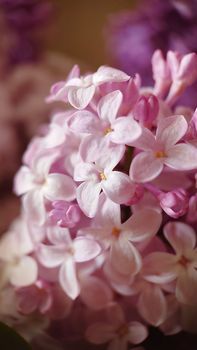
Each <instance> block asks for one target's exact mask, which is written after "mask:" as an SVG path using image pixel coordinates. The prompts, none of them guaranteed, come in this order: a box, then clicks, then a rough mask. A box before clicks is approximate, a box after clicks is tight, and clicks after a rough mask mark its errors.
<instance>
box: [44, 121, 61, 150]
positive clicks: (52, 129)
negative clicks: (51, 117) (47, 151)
mask: <svg viewBox="0 0 197 350" xmlns="http://www.w3.org/2000/svg"><path fill="white" fill-rule="evenodd" d="M65 137H66V135H65V130H64V129H63V128H62V127H60V126H59V125H57V124H55V123H51V125H50V126H49V132H48V134H47V136H45V138H44V146H45V147H46V148H53V147H57V146H60V145H61V144H63V143H64V141H65Z"/></svg>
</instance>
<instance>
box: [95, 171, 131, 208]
mask: <svg viewBox="0 0 197 350" xmlns="http://www.w3.org/2000/svg"><path fill="white" fill-rule="evenodd" d="M101 186H102V189H103V191H104V193H105V194H106V196H107V197H109V198H110V199H111V200H112V201H113V202H115V203H118V204H122V203H127V202H128V201H129V199H131V197H132V196H133V193H134V185H133V183H132V182H131V180H130V178H129V177H128V175H126V174H124V173H121V172H120V171H112V172H111V173H110V174H109V175H107V179H106V180H103V181H102V183H101Z"/></svg>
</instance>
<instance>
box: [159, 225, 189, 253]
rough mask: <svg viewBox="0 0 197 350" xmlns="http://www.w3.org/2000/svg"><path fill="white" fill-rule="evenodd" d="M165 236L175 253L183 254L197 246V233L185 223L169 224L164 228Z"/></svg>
mask: <svg viewBox="0 0 197 350" xmlns="http://www.w3.org/2000/svg"><path fill="white" fill-rule="evenodd" d="M164 235H165V237H166V239H167V240H168V242H169V243H170V244H171V246H172V247H173V248H174V250H175V252H176V253H178V254H183V253H184V252H186V251H188V250H192V249H194V248H195V246H196V233H195V231H194V230H193V228H192V227H191V226H189V225H187V224H185V223H183V222H178V221H176V222H169V223H168V224H166V225H165V227H164Z"/></svg>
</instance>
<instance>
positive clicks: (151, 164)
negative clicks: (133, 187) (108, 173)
mask: <svg viewBox="0 0 197 350" xmlns="http://www.w3.org/2000/svg"><path fill="white" fill-rule="evenodd" d="M162 170H163V161H162V160H161V159H157V158H156V157H155V156H154V155H153V154H152V152H141V153H139V154H138V155H137V156H136V157H135V158H134V159H133V160H132V162H131V167H130V171H129V175H130V177H131V180H133V181H135V182H142V183H143V182H148V181H151V180H153V179H155V178H156V177H157V176H158V175H159V174H160V173H161V172H162Z"/></svg>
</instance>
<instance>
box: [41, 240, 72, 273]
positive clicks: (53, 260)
mask: <svg viewBox="0 0 197 350" xmlns="http://www.w3.org/2000/svg"><path fill="white" fill-rule="evenodd" d="M36 255H37V257H38V260H39V261H40V263H41V264H42V265H43V266H46V267H49V268H52V267H57V266H59V265H61V264H62V262H63V261H64V259H65V258H66V248H65V246H63V245H62V246H51V245H45V244H42V243H41V244H40V245H39V246H38V248H37V252H36Z"/></svg>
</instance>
